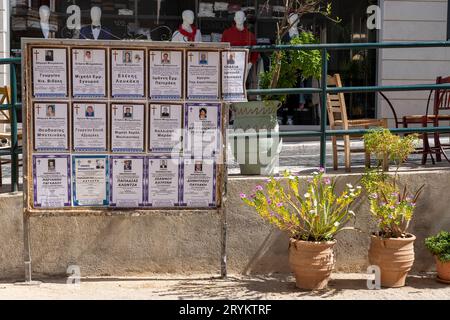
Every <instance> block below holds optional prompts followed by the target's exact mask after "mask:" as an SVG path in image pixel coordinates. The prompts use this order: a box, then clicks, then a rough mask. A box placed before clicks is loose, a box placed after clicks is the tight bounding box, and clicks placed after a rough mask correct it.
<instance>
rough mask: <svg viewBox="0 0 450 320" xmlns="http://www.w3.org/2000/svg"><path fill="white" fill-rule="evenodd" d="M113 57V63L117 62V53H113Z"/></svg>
mask: <svg viewBox="0 0 450 320" xmlns="http://www.w3.org/2000/svg"><path fill="white" fill-rule="evenodd" d="M113 55H114V61H117V55H118V53H117V51H114V53H113Z"/></svg>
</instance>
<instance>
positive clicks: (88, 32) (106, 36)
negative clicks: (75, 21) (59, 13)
mask: <svg viewBox="0 0 450 320" xmlns="http://www.w3.org/2000/svg"><path fill="white" fill-rule="evenodd" d="M79 38H80V39H94V35H93V34H92V26H91V25H88V26H84V27H83V28H81V30H80V36H79ZM98 39H99V40H111V39H112V37H111V31H109V30H108V29H106V28H105V27H100V34H99V35H98Z"/></svg>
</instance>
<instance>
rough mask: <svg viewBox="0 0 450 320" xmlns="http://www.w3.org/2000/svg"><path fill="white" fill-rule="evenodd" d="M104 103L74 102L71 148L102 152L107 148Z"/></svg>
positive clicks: (78, 150) (79, 150)
mask: <svg viewBox="0 0 450 320" xmlns="http://www.w3.org/2000/svg"><path fill="white" fill-rule="evenodd" d="M106 112H107V111H106V103H91V102H83V103H78V102H76V103H74V104H73V108H72V118H73V150H74V151H76V152H102V151H106V150H107V143H106V137H107V129H108V126H107V124H108V122H107V116H106Z"/></svg>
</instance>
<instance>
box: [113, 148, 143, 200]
mask: <svg viewBox="0 0 450 320" xmlns="http://www.w3.org/2000/svg"><path fill="white" fill-rule="evenodd" d="M109 164H110V181H111V184H110V196H111V198H110V203H109V205H110V206H111V207H127V208H136V207H140V206H143V205H144V195H145V191H144V190H145V189H144V172H145V161H144V157H143V156H112V157H111V158H110V162H109Z"/></svg>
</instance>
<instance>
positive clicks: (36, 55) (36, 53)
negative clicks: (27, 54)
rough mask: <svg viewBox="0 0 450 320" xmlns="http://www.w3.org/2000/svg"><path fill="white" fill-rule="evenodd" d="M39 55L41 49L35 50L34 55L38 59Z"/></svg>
mask: <svg viewBox="0 0 450 320" xmlns="http://www.w3.org/2000/svg"><path fill="white" fill-rule="evenodd" d="M38 55H39V51H37V50H36V51H34V56H35V57H36V60H37V57H38Z"/></svg>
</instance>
